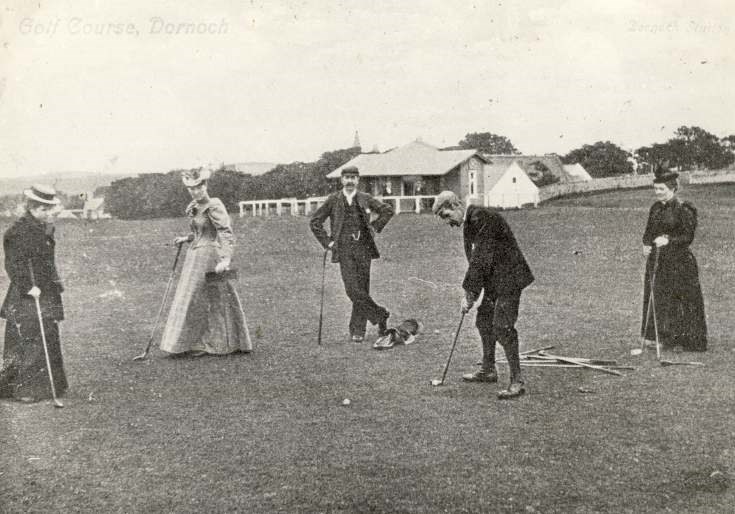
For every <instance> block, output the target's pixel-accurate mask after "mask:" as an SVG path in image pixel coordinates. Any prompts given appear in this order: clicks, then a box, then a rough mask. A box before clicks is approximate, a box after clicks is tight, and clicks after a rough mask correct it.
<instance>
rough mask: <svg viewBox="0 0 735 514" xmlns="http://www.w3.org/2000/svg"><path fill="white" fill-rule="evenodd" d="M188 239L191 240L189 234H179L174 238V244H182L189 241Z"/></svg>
mask: <svg viewBox="0 0 735 514" xmlns="http://www.w3.org/2000/svg"><path fill="white" fill-rule="evenodd" d="M188 241H189V236H179V237H177V238H175V239H174V244H175V245H180V244H184V243H187V242H188Z"/></svg>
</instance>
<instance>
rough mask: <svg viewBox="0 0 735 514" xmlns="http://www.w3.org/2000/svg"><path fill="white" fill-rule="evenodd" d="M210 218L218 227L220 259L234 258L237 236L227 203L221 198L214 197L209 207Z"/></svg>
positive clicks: (215, 226) (216, 227)
mask: <svg viewBox="0 0 735 514" xmlns="http://www.w3.org/2000/svg"><path fill="white" fill-rule="evenodd" d="M207 214H208V215H209V219H210V221H211V222H212V225H214V228H215V229H217V239H218V240H219V243H220V249H219V257H220V260H228V261H229V260H230V259H232V251H233V248H234V245H235V237H234V235H233V234H232V225H231V224H230V215H229V214H227V209H226V208H225V204H223V203H222V201H221V200H220V199H219V198H212V200H211V201H210V205H209V208H208V209H207Z"/></svg>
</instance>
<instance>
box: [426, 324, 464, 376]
mask: <svg viewBox="0 0 735 514" xmlns="http://www.w3.org/2000/svg"><path fill="white" fill-rule="evenodd" d="M464 315H465V312H464V311H463V312H462V317H461V318H459V326H458V327H457V333H456V334H455V335H454V342H453V343H452V349H451V350H450V351H449V357H448V358H447V365H446V366H444V373H442V379H441V380H436V379H434V380H432V381H431V385H433V386H442V385H444V379H445V378H446V377H447V370H448V369H449V363H450V362H451V361H452V354H453V353H454V347H455V346H457V340H458V339H459V331H460V330H461V329H462V322H463V321H464Z"/></svg>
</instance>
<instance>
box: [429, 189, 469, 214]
mask: <svg viewBox="0 0 735 514" xmlns="http://www.w3.org/2000/svg"><path fill="white" fill-rule="evenodd" d="M460 203H462V201H461V200H460V199H459V197H458V196H457V194H456V193H455V192H454V191H442V192H441V193H439V194H438V195H437V197H436V199H435V200H434V205H432V206H431V212H433V213H434V214H438V213H439V211H440V210H441V209H442V208H444V207H446V206H447V205H449V206H450V207H454V206H456V205H459V204H460Z"/></svg>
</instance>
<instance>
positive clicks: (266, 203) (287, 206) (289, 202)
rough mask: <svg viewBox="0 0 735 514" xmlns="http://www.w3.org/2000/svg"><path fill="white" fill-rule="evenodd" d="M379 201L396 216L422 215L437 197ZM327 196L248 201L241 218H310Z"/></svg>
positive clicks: (386, 197) (397, 198)
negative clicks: (406, 213) (390, 208)
mask: <svg viewBox="0 0 735 514" xmlns="http://www.w3.org/2000/svg"><path fill="white" fill-rule="evenodd" d="M375 198H377V199H378V200H381V201H383V202H386V203H390V204H391V205H392V206H393V209H394V210H395V213H396V214H401V213H404V212H415V213H416V214H420V213H421V211H423V210H425V209H431V205H432V203H434V199H435V198H436V195H418V196H376V197H375ZM326 199H327V197H326V196H312V197H310V198H304V199H296V198H281V199H279V200H248V201H242V202H238V205H239V206H240V217H241V218H242V217H245V216H270V215H271V214H275V215H276V216H282V215H284V214H290V215H291V216H308V215H309V214H311V213H312V212H313V211H315V210H317V209H318V208H319V207H320V206H321V205H322V204H323V203H324V202H325V201H326Z"/></svg>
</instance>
